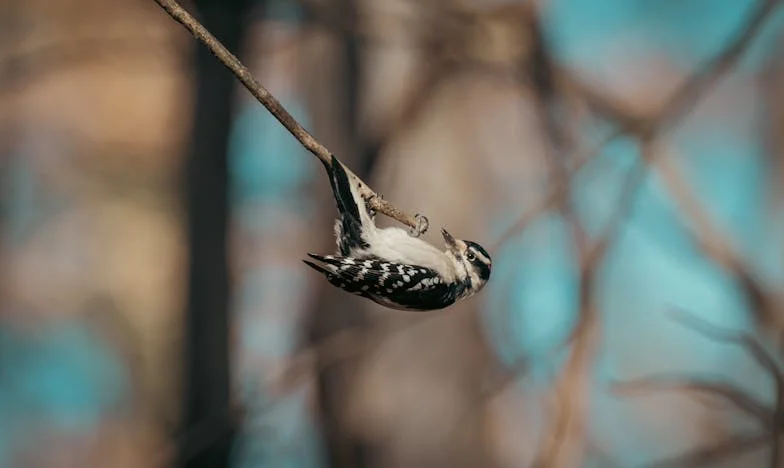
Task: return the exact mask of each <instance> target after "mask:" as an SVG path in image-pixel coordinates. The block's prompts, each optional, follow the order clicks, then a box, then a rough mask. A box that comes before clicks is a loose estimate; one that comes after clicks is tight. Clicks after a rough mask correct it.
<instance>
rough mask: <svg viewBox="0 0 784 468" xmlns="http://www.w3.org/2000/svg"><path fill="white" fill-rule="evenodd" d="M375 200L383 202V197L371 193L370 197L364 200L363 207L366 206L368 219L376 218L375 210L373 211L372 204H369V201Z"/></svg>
mask: <svg viewBox="0 0 784 468" xmlns="http://www.w3.org/2000/svg"><path fill="white" fill-rule="evenodd" d="M376 198H377V199H379V200H383V199H384V195H381V194H380V193H373V194H372V195H370V196H369V197H368V198H366V199H365V205H366V206H367V212H368V215H370V219H375V218H376V210H374V209H373V204H372V203H370V201H371V200H374V199H376Z"/></svg>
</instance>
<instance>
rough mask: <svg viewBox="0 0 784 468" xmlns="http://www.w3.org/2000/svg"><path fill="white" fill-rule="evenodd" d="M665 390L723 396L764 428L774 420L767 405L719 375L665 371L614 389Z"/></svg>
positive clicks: (626, 392)
mask: <svg viewBox="0 0 784 468" xmlns="http://www.w3.org/2000/svg"><path fill="white" fill-rule="evenodd" d="M662 390H667V391H673V392H689V393H692V392H694V393H701V394H704V395H706V396H710V397H715V398H720V399H722V400H724V401H727V402H729V403H731V404H732V405H733V406H735V407H736V408H738V409H739V410H741V411H743V412H744V413H746V414H748V415H749V416H752V417H753V418H754V419H755V420H757V421H758V422H759V423H760V424H761V425H762V426H763V428H767V427H769V425H770V423H771V418H770V414H771V411H770V408H769V407H768V406H767V405H765V404H764V403H762V402H761V401H759V400H758V399H756V398H754V397H753V396H751V395H749V394H748V392H746V391H745V390H743V389H741V388H739V387H737V386H735V385H732V384H730V383H727V382H723V381H721V379H719V378H710V377H694V376H688V375H677V374H662V375H656V376H650V377H645V378H641V379H635V380H631V381H628V382H617V383H615V384H613V385H612V391H613V392H614V393H617V394H619V395H622V396H634V395H639V394H642V393H650V392H655V391H662Z"/></svg>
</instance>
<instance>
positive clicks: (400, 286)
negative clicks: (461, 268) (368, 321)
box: [303, 253, 465, 310]
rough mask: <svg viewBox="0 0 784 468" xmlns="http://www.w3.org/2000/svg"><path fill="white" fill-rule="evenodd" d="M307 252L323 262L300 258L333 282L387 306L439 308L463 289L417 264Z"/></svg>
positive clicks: (452, 300) (419, 308)
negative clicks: (317, 262) (316, 262)
mask: <svg viewBox="0 0 784 468" xmlns="http://www.w3.org/2000/svg"><path fill="white" fill-rule="evenodd" d="M308 256H310V257H311V258H313V259H315V260H318V261H319V262H321V263H322V264H323V265H318V264H315V263H312V262H309V261H307V260H303V261H304V262H305V263H306V264H307V265H308V266H310V267H311V268H313V269H315V270H316V271H319V272H321V273H323V274H324V276H326V278H327V281H329V282H330V283H331V284H332V285H333V286H337V287H339V288H341V289H343V290H344V291H347V292H350V293H352V294H356V295H359V296H362V297H366V298H368V299H371V300H373V301H375V302H377V303H379V304H381V305H384V306H386V307H390V308H395V309H405V310H435V309H442V308H444V307H446V306H448V305H451V304H452V303H454V302H455V301H456V300H457V299H458V297H460V294H461V293H462V291H463V289H465V287H464V286H462V285H459V284H453V283H444V281H443V280H442V279H441V277H440V276H439V275H438V273H436V272H435V271H434V270H432V269H430V268H425V267H421V266H417V265H406V264H400V263H392V262H388V261H385V260H383V259H381V258H359V259H357V258H347V257H338V256H333V255H323V256H322V255H316V254H311V253H309V254H308Z"/></svg>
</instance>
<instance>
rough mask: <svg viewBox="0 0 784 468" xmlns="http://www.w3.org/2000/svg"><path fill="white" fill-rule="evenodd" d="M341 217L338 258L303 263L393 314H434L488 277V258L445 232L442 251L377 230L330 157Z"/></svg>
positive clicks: (391, 230) (352, 183) (351, 182)
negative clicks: (434, 311) (432, 312)
mask: <svg viewBox="0 0 784 468" xmlns="http://www.w3.org/2000/svg"><path fill="white" fill-rule="evenodd" d="M325 167H326V169H327V172H328V174H329V178H330V184H331V186H332V191H333V193H334V195H335V201H336V204H337V208H338V212H339V213H340V216H339V218H338V219H337V221H336V223H335V236H336V243H337V254H336V255H317V254H312V253H309V254H308V255H309V256H310V257H311V258H312V259H314V260H316V261H317V262H318V263H314V262H311V261H308V260H303V261H304V262H305V263H306V264H307V265H308V266H310V267H311V268H313V269H315V270H316V271H318V272H320V273H322V274H323V275H324V276H325V277H326V278H327V280H328V281H329V282H330V284H332V285H334V286H336V287H339V288H341V289H343V290H345V291H347V292H349V293H352V294H356V295H359V296H362V297H366V298H368V299H371V300H373V301H375V302H377V303H379V304H381V305H384V306H386V307H390V308H394V309H405V310H435V309H443V308H444V307H447V306H450V305H452V304H454V303H455V302H456V301H458V300H461V299H464V298H467V297H469V296H471V295H473V294H475V293H477V292H479V291H480V290H481V289H482V288H483V287H484V285H485V284H486V283H487V281H488V280H489V278H490V271H491V263H492V261H491V259H490V255H489V254H488V253H487V251H485V249H483V248H482V247H481V246H480V245H479V244H477V243H475V242H471V241H463V240H457V239H455V238H453V237H452V236H451V235H450V234H449V233H448V232H447V231H446V230H444V229H442V230H441V232H442V235H443V237H444V241H445V244H446V250H445V251H441V250H439V249H437V248H436V247H435V246H433V245H432V244H429V243H428V242H426V241H424V240H422V239H419V238H417V237H413V236H411V235H409V234H408V233H407V232H406V231H405V230H403V229H400V228H397V227H388V228H383V229H380V228H378V227H376V225H375V222H374V220H373V217H372V216H371V214H370V213H369V211H368V209H367V206H366V203H365V200H364V199H363V198H362V197H361V195H360V193H359V188H358V185H357V184H358V182H357V181H356V178H354V179H351V177H353V176H349V174H348V173H347V172H346V170H345V169H344V168H343V166H342V165H341V164H340V162H339V161H338V160H337V159H336V158H335V157H334V156H333V158H332V161H331V165H327V164H325Z"/></svg>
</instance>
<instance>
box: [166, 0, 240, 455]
mask: <svg viewBox="0 0 784 468" xmlns="http://www.w3.org/2000/svg"><path fill="white" fill-rule="evenodd" d="M195 3H196V6H197V8H198V10H199V11H198V13H199V17H200V19H201V21H202V22H203V23H204V25H205V26H206V27H207V28H208V29H209V30H210V31H211V32H212V33H213V34H214V35H215V36H216V37H218V39H220V40H221V41H222V42H223V43H224V44H225V45H226V47H228V48H229V50H232V51H237V50H238V49H239V46H240V44H241V42H242V39H243V36H244V32H245V23H246V21H245V18H247V13H248V9H249V8H248V6H249V2H248V1H246V0H234V1H228V0H197V1H196V2H195ZM195 69H196V90H195V92H196V96H195V109H194V124H193V130H192V131H193V134H192V135H193V136H192V138H191V144H190V148H189V150H188V156H187V161H186V163H185V176H186V187H187V188H186V197H187V198H186V205H187V212H188V215H187V217H188V220H187V235H188V242H189V247H188V248H189V251H188V252H189V259H190V265H189V276H188V296H187V306H186V307H187V308H186V315H185V338H184V346H185V348H184V351H185V353H184V361H185V362H184V367H185V369H184V371H185V372H184V374H185V381H184V384H185V385H184V388H183V391H184V414H183V430H184V431H183V432H184V434H185V440H184V443H183V445H182V447H181V450H180V454H179V457H180V465H181V466H187V467H189V468H196V467H205V468H206V467H211V468H212V467H223V466H228V455H229V451H230V449H231V444H232V439H233V434H234V431H235V429H234V427H233V423H232V419H231V412H230V411H229V387H230V380H229V326H228V325H229V324H228V322H229V321H228V300H229V275H228V264H227V245H226V241H227V223H228V218H229V205H228V168H227V146H228V145H227V143H228V138H229V130H230V124H231V120H232V115H233V107H234V106H233V103H234V99H233V97H234V90H235V89H236V81H235V78H234V76H233V75H232V74H231V73H230V72H229V71H228V70H227V69H226V67H224V66H223V64H221V63H220V62H218V60H216V59H215V57H213V56H212V54H211V53H210V52H209V51H208V50H207V48H206V47H204V46H201V45H199V46H198V48H197V52H196V59H195Z"/></svg>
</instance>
